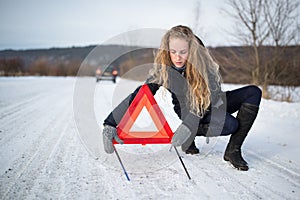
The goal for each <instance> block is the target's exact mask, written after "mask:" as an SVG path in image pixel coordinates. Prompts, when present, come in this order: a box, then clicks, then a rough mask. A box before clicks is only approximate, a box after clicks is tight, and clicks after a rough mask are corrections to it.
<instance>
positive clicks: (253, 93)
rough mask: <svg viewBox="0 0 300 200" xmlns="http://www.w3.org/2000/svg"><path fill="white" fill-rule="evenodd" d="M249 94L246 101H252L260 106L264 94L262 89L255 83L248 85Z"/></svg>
mask: <svg viewBox="0 0 300 200" xmlns="http://www.w3.org/2000/svg"><path fill="white" fill-rule="evenodd" d="M247 94H248V97H249V98H248V99H247V100H246V102H245V103H250V104H253V105H257V106H259V104H260V101H261V95H262V91H261V89H260V88H259V87H257V86H255V85H249V86H247Z"/></svg>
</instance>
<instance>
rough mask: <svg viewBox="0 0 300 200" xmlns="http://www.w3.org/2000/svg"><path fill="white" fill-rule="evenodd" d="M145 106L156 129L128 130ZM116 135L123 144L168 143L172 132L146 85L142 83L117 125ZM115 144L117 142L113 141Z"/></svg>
mask: <svg viewBox="0 0 300 200" xmlns="http://www.w3.org/2000/svg"><path fill="white" fill-rule="evenodd" d="M144 107H146V109H147V111H148V113H149V114H150V116H151V118H152V120H153V122H154V124H155V126H156V128H157V130H158V131H147V130H145V131H130V129H131V127H132V126H133V124H134V122H135V121H136V119H137V118H138V116H139V115H140V113H141V111H142V109H143V108H144ZM117 131H118V135H119V137H120V139H121V140H123V141H124V144H143V145H145V144H169V143H171V139H172V136H173V132H172V130H171V128H170V126H169V124H168V122H167V120H166V119H165V117H164V115H163V113H162V111H161V110H160V108H159V106H158V104H157V102H156V100H155V99H154V97H153V95H152V92H151V90H150V89H149V87H148V85H146V84H145V85H143V86H142V87H141V88H140V90H139V92H138V93H137V95H136V96H135V98H134V99H133V101H132V103H131V104H130V106H129V107H128V109H127V111H126V113H125V114H124V116H123V118H122V119H121V121H120V123H119V125H118V126H117ZM114 143H115V144H116V143H117V142H115V141H114Z"/></svg>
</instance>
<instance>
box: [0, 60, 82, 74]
mask: <svg viewBox="0 0 300 200" xmlns="http://www.w3.org/2000/svg"><path fill="white" fill-rule="evenodd" d="M24 63H25V62H24V61H23V59H22V58H1V59H0V76H76V74H77V71H78V69H79V67H80V63H81V60H78V59H77V60H76V59H72V60H66V61H52V62H49V61H48V59H47V58H46V57H40V58H38V59H36V60H34V61H33V62H32V63H31V64H30V66H29V67H25V64H24Z"/></svg>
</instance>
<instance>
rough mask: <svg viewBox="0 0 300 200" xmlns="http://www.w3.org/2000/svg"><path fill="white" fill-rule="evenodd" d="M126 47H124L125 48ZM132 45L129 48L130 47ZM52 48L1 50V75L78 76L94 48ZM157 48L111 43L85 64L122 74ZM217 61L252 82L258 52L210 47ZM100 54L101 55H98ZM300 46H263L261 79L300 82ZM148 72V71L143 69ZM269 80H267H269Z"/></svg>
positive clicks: (232, 75)
mask: <svg viewBox="0 0 300 200" xmlns="http://www.w3.org/2000/svg"><path fill="white" fill-rule="evenodd" d="M122 48H123V50H122ZM126 48H128V47H126ZM71 50H72V51H70V49H68V48H65V49H51V50H48V51H46V50H40V51H39V50H34V51H32V50H31V51H9V52H7V51H6V52H4V51H2V52H0V75H1V76H28V75H30V76H76V75H77V72H78V70H79V68H80V66H81V64H82V62H83V61H84V60H85V58H86V56H87V55H88V53H89V52H90V51H92V50H93V48H92V47H87V48H78V49H76V48H71ZM155 50H156V49H153V48H139V49H135V48H133V50H128V51H127V50H126V52H127V53H125V54H122V53H120V54H119V55H120V56H116V55H118V51H119V52H123V51H124V47H122V46H116V45H110V46H104V47H101V48H98V50H97V51H98V52H97V54H96V56H94V57H95V58H93V59H90V60H89V61H88V62H90V63H85V64H86V65H89V66H90V67H88V69H89V70H88V72H87V73H85V75H90V76H94V73H95V69H96V68H97V67H99V66H101V67H105V66H106V65H113V66H114V67H116V68H117V69H118V70H119V75H120V76H122V75H124V74H125V73H127V72H128V71H129V70H131V69H132V68H134V67H136V66H138V65H144V64H149V63H152V62H153V59H154V53H155ZM209 50H210V52H211V53H212V55H213V57H214V58H215V60H216V61H217V62H218V64H219V65H220V69H221V74H222V76H223V81H224V82H226V83H239V84H245V83H251V81H252V80H253V71H254V70H255V68H254V66H255V64H254V63H253V60H251V59H250V57H251V55H252V54H253V53H254V52H253V50H252V48H251V47H217V48H209ZM98 55H99V56H98ZM299 55H300V46H286V47H281V48H278V47H277V48H274V47H271V46H266V47H261V48H260V60H261V67H260V69H259V70H260V74H261V76H260V77H259V79H261V80H260V82H266V83H267V84H269V85H285V86H289V85H293V86H299V85H300V70H299V69H300V56H299ZM143 73H146V72H143ZM266 80H267V81H266Z"/></svg>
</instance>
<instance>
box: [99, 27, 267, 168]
mask: <svg viewBox="0 0 300 200" xmlns="http://www.w3.org/2000/svg"><path fill="white" fill-rule="evenodd" d="M146 84H147V85H148V86H149V88H150V90H151V91H152V93H153V95H154V94H155V92H156V91H157V90H158V89H159V87H161V86H162V87H165V88H167V89H168V90H169V91H170V92H171V94H172V99H173V100H172V102H173V104H174V110H175V112H176V113H177V115H178V117H179V118H180V119H181V120H182V123H181V124H180V125H179V127H178V128H177V130H176V131H175V132H174V136H173V138H172V145H174V146H181V148H182V150H183V151H185V152H186V153H189V154H197V153H199V149H198V148H197V147H196V146H195V142H194V139H195V137H196V136H206V137H210V136H220V135H231V136H230V140H229V143H228V145H227V148H226V150H225V154H224V160H226V161H229V162H230V163H231V164H232V165H233V166H234V167H236V168H237V169H239V170H244V171H246V170H248V164H247V162H246V161H245V160H244V159H243V157H242V154H241V146H242V144H243V142H244V140H245V138H246V136H247V134H248V132H249V130H250V128H251V126H252V124H253V122H254V120H255V118H256V116H257V113H258V108H259V104H260V100H261V90H260V89H259V88H258V87H256V86H252V85H251V86H246V87H243V88H239V89H237V90H233V91H227V92H222V91H221V76H220V73H219V66H218V64H217V63H216V62H215V61H214V60H213V59H212V57H211V56H210V54H209V52H208V49H206V48H205V47H204V45H203V43H202V41H201V40H200V39H199V38H198V37H196V36H195V35H194V34H193V32H192V30H191V29H190V28H188V27H186V26H181V25H179V26H175V27H173V28H171V29H170V30H169V31H167V33H166V34H165V35H164V37H163V38H162V42H161V46H160V49H159V50H158V52H157V55H156V57H155V62H154V67H153V69H152V70H150V73H149V78H148V79H147V81H146ZM138 90H139V88H137V89H136V90H135V91H134V92H133V93H132V94H130V95H129V96H128V97H127V98H126V99H124V100H123V101H122V102H121V103H120V104H119V105H118V106H117V107H116V108H115V109H114V110H113V111H112V112H111V113H110V115H109V116H108V117H107V118H106V119H105V120H104V129H103V142H104V148H105V151H106V152H107V153H113V151H114V149H113V146H112V140H113V139H115V140H117V141H118V142H119V143H122V141H121V140H120V138H118V135H117V131H116V126H117V125H118V123H119V122H120V120H121V118H122V116H123V115H124V113H125V112H126V110H127V108H128V106H129V105H130V103H131V101H132V100H133V98H134V97H135V95H136V94H137V92H138ZM236 111H238V114H237V116H236V117H233V116H232V115H231V114H232V113H234V112H236Z"/></svg>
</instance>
